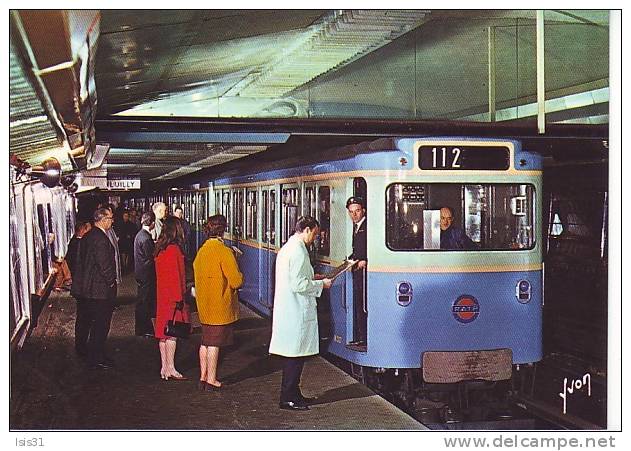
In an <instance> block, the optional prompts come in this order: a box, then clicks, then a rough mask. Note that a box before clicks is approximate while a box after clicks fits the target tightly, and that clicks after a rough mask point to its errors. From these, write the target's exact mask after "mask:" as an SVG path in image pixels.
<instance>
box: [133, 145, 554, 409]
mask: <svg viewBox="0 0 631 451" xmlns="http://www.w3.org/2000/svg"><path fill="white" fill-rule="evenodd" d="M542 175H543V169H542V158H541V156H539V155H538V154H536V153H534V152H530V151H528V149H526V148H524V147H523V145H522V143H521V142H520V141H518V140H510V139H495V138H493V139H490V138H474V137H431V138H428V137H418V138H414V137H402V138H381V139H377V140H374V141H371V142H364V143H361V144H358V145H350V146H345V147H343V148H335V149H330V150H327V151H322V152H318V153H317V155H312V156H310V157H304V156H302V157H293V158H290V159H287V160H284V161H282V162H275V163H271V164H266V165H262V166H261V167H258V166H250V167H248V168H247V169H245V170H240V171H234V172H232V173H228V174H224V175H222V176H221V177H220V178H216V179H208V180H204V181H203V182H202V183H200V189H196V190H189V191H186V190H170V191H168V192H167V193H165V194H164V195H162V196H160V195H157V196H153V197H151V198H147V199H135V200H130V202H132V203H134V202H135V203H136V204H138V203H143V205H141V207H144V208H147V207H148V205H149V204H150V203H152V202H154V201H156V200H163V201H165V202H167V204H168V205H169V206H170V207H171V208H172V207H173V206H175V205H183V206H184V210H185V214H186V216H187V217H188V218H189V220H190V221H191V222H192V223H193V225H194V229H195V230H196V231H197V235H196V237H195V238H194V239H195V240H197V245H201V242H202V241H203V235H202V226H203V222H204V220H205V219H206V217H207V214H219V213H220V214H223V215H224V216H225V217H226V218H227V220H228V224H229V233H226V235H225V237H224V238H225V242H226V243H227V244H229V245H231V246H234V247H236V248H238V249H239V250H240V253H242V255H241V256H240V257H239V264H240V266H241V270H242V271H243V273H244V274H245V275H246V277H245V283H244V285H243V287H242V288H241V290H240V300H241V301H242V302H243V303H245V304H247V305H248V306H249V307H250V308H252V309H254V310H255V311H257V312H258V313H260V314H262V315H264V316H267V317H269V316H271V315H272V314H273V298H274V264H275V259H276V255H277V253H278V250H279V249H280V247H281V246H282V245H283V244H284V243H285V242H286V241H287V239H288V238H289V236H291V234H293V231H294V225H295V223H296V221H297V219H298V217H300V216H301V215H311V216H313V217H315V218H317V219H318V220H319V222H320V224H321V232H320V235H319V237H318V239H317V240H316V242H315V243H314V246H313V249H312V251H311V254H312V262H313V265H314V269H315V272H316V273H319V274H328V273H331V272H332V271H334V269H335V268H337V267H339V266H341V265H343V264H344V262H345V260H346V259H347V257H348V256H349V255H350V254H351V253H352V244H351V243H352V222H351V220H350V219H349V217H348V215H347V210H346V200H347V199H348V198H349V197H351V196H356V197H362V198H364V199H365V202H366V210H367V214H366V221H367V231H368V248H367V252H368V265H367V269H366V271H365V273H364V277H363V278H362V280H363V282H359V283H363V284H364V287H363V288H364V289H363V290H362V291H363V293H364V295H363V296H362V299H361V300H359V302H357V301H355V300H354V297H353V291H354V286H353V284H354V283H358V282H357V281H355V282H354V280H353V279H354V278H353V275H352V274H351V272H350V271H347V272H345V273H343V274H341V275H340V276H338V277H337V278H336V279H335V281H334V283H333V286H332V287H331V289H330V290H325V291H324V292H323V295H322V297H321V298H320V299H319V303H318V314H319V327H320V334H321V340H322V346H321V351H323V352H327V353H328V354H329V355H331V356H335V357H334V358H336V359H339V360H340V361H342V362H343V363H345V364H347V365H349V368H350V371H352V372H353V374H354V375H356V377H358V378H359V379H360V380H361V381H363V382H371V383H373V384H377V385H379V386H381V387H386V386H387V387H393V386H394V385H396V386H397V388H396V390H395V391H396V392H397V393H398V395H397V396H398V397H399V398H401V399H402V400H403V403H404V404H406V405H412V404H414V403H415V402H416V401H417V400H418V399H419V396H420V397H421V398H422V397H423V396H427V395H428V394H429V393H431V392H435V391H439V392H440V391H444V389H445V388H446V387H450V389H449V390H447V392H449V391H453V390H455V391H456V392H459V393H460V392H461V391H462V390H461V389H462V387H463V386H466V385H467V384H471V386H472V387H473V386H476V387H477V388H479V387H480V385H482V386H485V387H488V388H493V389H494V388H495V387H496V386H497V385H498V384H508V383H507V382H505V381H510V380H511V379H512V378H513V374H514V373H515V372H516V371H515V370H516V369H519V368H520V367H521V368H523V367H524V366H526V367H527V366H531V365H532V364H534V363H536V362H538V361H539V360H541V358H542V354H543V350H542V308H543V275H542V272H543V264H542V258H543V257H542V256H543V249H544V247H545V243H544V241H543V239H542V237H543V230H544V227H545V224H544V221H543V218H542V212H543V208H542V192H543V188H542ZM444 207H449V208H450V209H451V210H452V211H453V218H454V225H453V226H452V227H458V228H461V229H462V230H463V231H464V232H465V233H466V235H467V236H468V237H469V238H470V240H471V242H472V243H473V245H472V246H471V249H466V250H465V249H459V250H456V249H450V250H447V249H441V248H440V232H441V230H440V209H441V208H444ZM355 302H356V303H361V305H354V303H355ZM354 308H361V309H363V310H364V311H365V312H366V314H367V315H366V317H367V324H366V329H367V343H366V345H365V346H356V345H355V344H354V342H355V340H356V338H357V336H356V333H357V332H356V331H357V329H358V327H357V326H358V325H357V324H354V322H355V321H356V320H355V319H354V315H353V309H354ZM448 396H451V395H448ZM458 402H461V400H460V401H458Z"/></svg>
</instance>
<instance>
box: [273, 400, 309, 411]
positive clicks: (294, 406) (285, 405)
mask: <svg viewBox="0 0 631 451" xmlns="http://www.w3.org/2000/svg"><path fill="white" fill-rule="evenodd" d="M278 407H280V408H281V409H283V410H309V406H308V405H306V404H303V403H301V402H293V401H289V402H281V403H280V404H278Z"/></svg>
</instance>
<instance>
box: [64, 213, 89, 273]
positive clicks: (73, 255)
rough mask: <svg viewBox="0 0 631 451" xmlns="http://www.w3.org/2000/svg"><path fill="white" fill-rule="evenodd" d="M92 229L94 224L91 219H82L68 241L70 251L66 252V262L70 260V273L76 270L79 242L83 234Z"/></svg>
mask: <svg viewBox="0 0 631 451" xmlns="http://www.w3.org/2000/svg"><path fill="white" fill-rule="evenodd" d="M91 229H92V224H91V223H90V221H86V220H80V221H77V225H76V226H75V233H74V235H72V238H70V241H69V242H68V251H67V252H66V262H68V268H69V269H70V275H71V276H72V274H73V273H74V271H75V265H76V263H77V258H78V253H79V242H80V241H81V238H83V235H85V234H86V233H88V232H89V231H90V230H91Z"/></svg>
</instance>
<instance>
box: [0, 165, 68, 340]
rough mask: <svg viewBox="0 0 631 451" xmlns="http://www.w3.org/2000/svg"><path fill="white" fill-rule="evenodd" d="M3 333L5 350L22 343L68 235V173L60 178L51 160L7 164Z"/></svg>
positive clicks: (49, 286)
mask: <svg viewBox="0 0 631 451" xmlns="http://www.w3.org/2000/svg"><path fill="white" fill-rule="evenodd" d="M10 178H11V183H10V187H9V264H10V270H9V286H10V287H9V333H10V346H11V349H12V350H14V349H19V348H21V347H22V346H23V345H24V342H25V341H26V339H27V337H28V335H29V333H30V332H31V331H32V330H33V329H34V328H35V327H36V326H37V318H38V316H39V313H40V312H41V310H42V308H43V306H44V305H45V303H46V300H47V298H48V296H49V295H50V293H51V291H52V289H53V287H54V282H55V277H56V275H57V267H56V265H55V262H56V260H58V259H61V258H63V257H64V256H65V255H66V251H67V248H68V242H69V241H70V238H71V237H72V235H73V234H74V228H75V216H76V215H75V212H76V197H75V194H74V191H75V190H76V185H74V184H73V177H72V176H63V177H62V176H61V168H60V166H59V163H58V162H57V160H55V159H54V158H51V159H48V160H46V161H45V162H44V163H43V165H41V166H36V167H34V168H30V167H28V168H27V167H26V166H24V165H22V164H21V163H17V164H15V165H12V166H11V168H10Z"/></svg>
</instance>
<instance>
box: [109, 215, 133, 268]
mask: <svg viewBox="0 0 631 451" xmlns="http://www.w3.org/2000/svg"><path fill="white" fill-rule="evenodd" d="M114 229H115V230H116V235H118V247H119V249H120V255H121V268H122V272H123V273H127V272H128V271H129V270H130V268H131V266H132V263H133V257H134V237H135V236H136V233H137V232H138V228H137V227H136V225H135V224H134V223H133V222H132V221H131V218H130V216H129V211H127V210H125V211H123V214H122V218H121V220H120V221H118V222H115V223H114Z"/></svg>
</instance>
